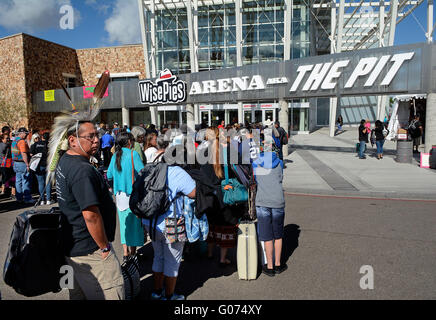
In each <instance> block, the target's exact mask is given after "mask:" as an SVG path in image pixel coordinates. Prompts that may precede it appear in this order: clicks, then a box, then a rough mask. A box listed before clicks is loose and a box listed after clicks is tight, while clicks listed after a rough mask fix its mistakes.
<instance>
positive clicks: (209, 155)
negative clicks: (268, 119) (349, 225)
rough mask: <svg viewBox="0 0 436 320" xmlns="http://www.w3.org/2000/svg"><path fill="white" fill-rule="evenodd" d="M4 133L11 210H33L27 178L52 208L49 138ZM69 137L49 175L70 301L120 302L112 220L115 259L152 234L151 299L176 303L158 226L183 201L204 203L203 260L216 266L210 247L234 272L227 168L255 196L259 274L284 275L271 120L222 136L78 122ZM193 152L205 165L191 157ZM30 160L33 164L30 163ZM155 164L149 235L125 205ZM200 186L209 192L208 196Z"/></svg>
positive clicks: (244, 207)
mask: <svg viewBox="0 0 436 320" xmlns="http://www.w3.org/2000/svg"><path fill="white" fill-rule="evenodd" d="M3 129H4V130H3V131H2V134H3V135H2V137H3V140H2V144H0V152H1V155H2V159H3V158H5V159H11V163H12V166H10V167H3V166H2V182H3V186H4V192H8V191H7V190H9V189H11V187H12V186H14V187H15V192H14V193H15V197H16V201H17V202H23V203H26V204H33V203H34V200H32V185H31V180H32V176H34V177H35V178H36V180H37V182H38V190H39V193H40V200H39V201H40V202H41V204H51V201H52V198H51V187H52V186H51V185H50V184H49V185H47V186H46V185H45V175H46V173H47V172H46V168H47V152H48V141H49V134H50V133H49V132H45V133H43V134H42V135H40V134H39V133H37V132H33V133H32V135H29V132H28V131H27V130H26V129H25V128H20V129H18V130H17V131H15V132H11V130H10V129H9V128H6V127H5V128H3ZM67 137H68V149H67V150H66V152H65V153H64V154H63V155H62V157H61V158H60V160H59V163H58V164H57V169H56V198H57V201H58V204H59V208H60V210H61V211H62V213H63V214H64V215H65V217H66V221H67V224H68V226H69V228H67V229H69V231H68V236H67V237H66V241H65V248H66V249H65V255H66V257H67V263H68V264H69V265H70V266H71V267H72V268H73V270H74V281H75V285H74V289H72V290H70V297H71V299H123V297H124V289H123V277H122V272H121V267H120V265H121V264H120V261H119V260H118V258H117V257H116V255H115V254H114V251H113V248H112V245H111V243H112V242H113V241H115V228H116V224H117V223H116V216H118V223H119V227H120V242H121V244H122V247H123V261H127V260H128V259H129V257H131V256H133V255H135V254H136V251H137V248H139V247H141V246H143V245H144V244H145V243H146V241H147V234H148V235H150V238H151V240H152V246H153V251H154V257H153V264H152V270H153V276H154V286H153V292H152V296H151V298H152V299H162V300H166V299H168V300H170V299H171V300H180V299H184V296H183V295H181V294H178V293H175V287H176V281H177V277H178V272H179V267H180V262H181V259H182V256H183V252H184V247H185V242H183V241H176V242H171V241H169V240H168V236H167V230H166V228H167V220H168V218H170V217H177V218H180V217H182V215H183V212H182V211H183V208H184V205H185V202H186V201H187V199H193V200H196V201H200V199H202V201H203V200H205V199H206V200H207V201H206V202H207V205H206V206H205V209H204V214H205V215H206V216H207V220H208V223H209V234H208V237H207V244H208V250H207V258H209V259H214V256H213V254H214V252H215V251H214V248H215V247H216V246H218V247H219V248H220V249H219V266H220V267H222V268H225V267H227V266H228V265H230V264H234V263H235V261H231V259H230V257H229V255H228V250H229V249H230V248H235V246H236V245H237V225H238V223H239V222H240V221H241V220H242V219H250V217H249V214H248V210H249V208H248V202H246V203H238V204H234V205H229V204H226V203H224V201H223V192H224V191H223V190H222V185H223V181H227V179H238V178H239V177H238V175H237V174H236V173H235V172H234V170H232V169H231V165H232V164H237V165H244V166H246V167H248V168H249V170H247V172H251V174H252V175H253V176H252V178H253V181H256V183H257V188H258V190H259V192H258V193H257V194H256V195H255V199H254V203H255V205H256V211H257V220H258V237H259V240H261V241H264V242H265V252H266V257H267V259H266V261H264V262H265V263H264V265H263V268H262V272H263V273H264V274H266V275H268V276H275V275H277V274H280V273H281V272H283V271H285V270H286V269H287V266H286V264H282V261H281V259H280V258H281V248H282V238H283V230H284V206H285V203H284V194H283V188H282V179H283V168H284V163H283V152H282V149H283V146H284V145H286V144H287V140H288V136H287V134H286V131H285V130H284V129H283V128H281V127H280V123H279V122H275V123H272V124H271V125H270V126H263V125H262V124H252V125H248V124H247V125H242V124H234V125H225V124H224V123H222V124H221V125H220V128H218V127H213V126H212V127H207V126H204V125H202V126H199V127H197V130H189V129H188V128H187V126H186V125H182V126H181V127H180V128H179V129H174V128H168V127H167V126H163V127H162V128H160V130H157V129H156V127H155V126H154V125H149V126H145V125H143V124H141V125H139V126H134V127H133V128H129V127H127V126H124V127H120V126H119V125H118V123H113V124H112V126H109V125H107V124H105V123H103V122H102V123H99V124H94V123H91V122H88V121H83V122H78V126H77V128H73V129H72V130H69V131H68V132H67ZM178 150H182V151H181V154H182V156H181V157H180V156H177V155H176V156H175V157H174V154H177V153H178ZM193 153H194V155H193ZM200 153H201V154H202V155H203V156H205V158H206V159H207V161H200V160H199V158H198V157H197V156H196V155H195V154H197V155H198V154H200ZM192 156H193V157H192ZM35 159H39V160H38V162H37V164H36V165H35V164H34V163H33V162H34V161H37V160H35ZM174 159H176V161H172V160H174ZM192 159H194V160H193V161H192ZM92 160H94V161H92ZM158 162H159V163H164V164H166V165H167V172H166V183H167V187H168V200H169V201H170V202H171V206H170V207H169V209H168V211H166V212H165V213H163V214H161V215H159V217H158V218H157V220H156V221H155V226H154V227H153V226H152V224H151V221H150V220H149V219H139V218H138V217H137V216H136V215H134V214H133V213H132V211H131V209H130V206H129V198H130V195H131V193H132V188H133V184H134V182H135V180H136V179H137V177H138V175H139V173H140V172H141V170H142V169H143V168H144V167H145V166H146V165H147V164H149V163H158ZM32 163H33V165H32ZM13 176H15V183H14V182H12V180H13V179H12V177H13ZM207 188H209V189H208V190H212V193H209V194H207V195H206V192H205V190H206V189H207ZM11 193H12V190H11ZM211 195H212V196H211ZM203 206H204V203H203ZM144 229H145V231H146V232H144ZM151 234H153V236H152V237H151ZM273 257H275V259H274V260H273Z"/></svg>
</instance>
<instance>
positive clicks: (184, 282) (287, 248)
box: [138, 224, 300, 300]
mask: <svg viewBox="0 0 436 320" xmlns="http://www.w3.org/2000/svg"><path fill="white" fill-rule="evenodd" d="M299 236H300V227H299V226H298V225H295V224H289V225H287V226H285V228H284V235H283V248H282V259H281V260H282V263H287V261H288V260H289V258H290V257H291V256H292V254H293V253H294V251H295V249H297V248H298V238H299ZM259 247H260V245H259ZM261 253H262V252H261V249H260V248H259V254H261ZM227 257H228V258H229V259H230V260H231V261H232V264H231V265H229V266H227V267H225V268H220V267H219V264H218V262H219V248H218V247H216V248H215V251H214V258H213V259H211V260H209V259H207V258H206V255H205V253H204V252H201V250H200V249H199V246H198V243H193V244H188V245H187V246H185V252H184V259H183V261H182V263H181V264H180V269H179V277H178V279H177V284H176V292H177V293H179V294H183V295H185V297H189V295H191V294H192V293H193V292H195V291H196V290H197V289H199V288H201V287H203V285H204V283H205V282H206V281H208V280H209V279H212V278H220V277H228V276H231V275H233V274H234V273H235V272H236V273H237V272H238V270H237V261H236V248H232V249H229V251H228V253H227ZM138 258H139V262H140V269H141V270H140V274H141V278H142V277H144V276H145V275H147V278H145V279H143V280H142V281H141V294H140V296H139V297H138V299H139V300H149V299H150V295H151V293H152V289H153V276H152V273H153V272H152V269H151V268H152V263H153V247H152V244H151V243H148V244H146V245H145V246H143V247H142V248H141V249H139V250H138ZM261 261H262V257H261V256H258V274H257V278H258V277H259V276H260V274H261V272H262V262H261Z"/></svg>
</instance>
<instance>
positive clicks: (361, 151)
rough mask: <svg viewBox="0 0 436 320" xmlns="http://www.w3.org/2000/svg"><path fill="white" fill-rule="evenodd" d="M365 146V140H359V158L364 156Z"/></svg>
mask: <svg viewBox="0 0 436 320" xmlns="http://www.w3.org/2000/svg"><path fill="white" fill-rule="evenodd" d="M365 147H366V142H365V141H360V146H359V158H364V157H365V155H364V152H365Z"/></svg>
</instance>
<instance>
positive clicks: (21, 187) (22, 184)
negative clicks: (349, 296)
mask: <svg viewBox="0 0 436 320" xmlns="http://www.w3.org/2000/svg"><path fill="white" fill-rule="evenodd" d="M14 171H15V189H16V194H15V196H16V198H17V201H23V198H24V201H30V200H32V193H31V188H32V175H31V174H30V172H27V168H26V164H25V163H24V162H14Z"/></svg>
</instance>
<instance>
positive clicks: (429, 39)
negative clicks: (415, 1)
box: [426, 0, 433, 43]
mask: <svg viewBox="0 0 436 320" xmlns="http://www.w3.org/2000/svg"><path fill="white" fill-rule="evenodd" d="M426 35H427V43H432V42H433V0H427V34H426Z"/></svg>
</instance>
